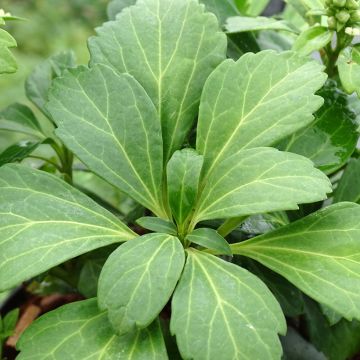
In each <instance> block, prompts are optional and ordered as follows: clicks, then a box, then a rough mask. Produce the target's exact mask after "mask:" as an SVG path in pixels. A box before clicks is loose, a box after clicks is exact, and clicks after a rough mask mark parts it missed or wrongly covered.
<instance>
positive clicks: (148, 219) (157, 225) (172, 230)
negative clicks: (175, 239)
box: [136, 216, 177, 236]
mask: <svg viewBox="0 0 360 360" xmlns="http://www.w3.org/2000/svg"><path fill="white" fill-rule="evenodd" d="M136 223H137V224H138V225H140V226H141V227H143V228H144V229H148V230H151V231H155V232H158V233H164V234H169V235H174V236H176V235H177V229H176V226H175V225H174V223H172V222H171V221H168V220H164V219H160V218H157V217H152V216H144V217H142V218H140V219H137V220H136Z"/></svg>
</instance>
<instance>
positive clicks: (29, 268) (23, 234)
mask: <svg viewBox="0 0 360 360" xmlns="http://www.w3.org/2000/svg"><path fill="white" fill-rule="evenodd" d="M0 214H1V216H0V291H3V290H6V289H10V288H11V287H13V286H16V285H18V284H19V283H21V282H22V281H24V280H27V279H30V278H31V277H32V276H35V275H38V274H41V273H42V272H44V271H46V270H48V269H50V268H52V267H54V266H56V265H58V264H60V263H62V262H64V261H66V260H68V259H71V258H74V257H76V256H78V255H81V254H84V253H86V252H89V251H91V250H93V249H96V248H100V247H103V246H106V245H109V244H112V243H119V242H122V241H126V240H129V239H132V238H133V237H135V236H136V234H134V233H133V232H132V231H131V230H130V229H128V228H127V227H126V226H125V225H124V224H123V223H122V222H121V221H120V220H118V219H117V218H116V217H115V216H114V215H112V214H111V213H109V212H108V211H106V210H104V209H103V208H101V207H100V206H99V205H97V204H96V203H95V202H94V201H92V200H90V199H89V198H88V197H87V196H85V195H83V194H82V193H81V192H80V191H78V190H76V189H74V188H73V187H71V186H70V185H68V184H66V183H65V182H63V181H62V180H60V179H59V178H57V177H55V176H54V175H50V174H47V173H45V172H41V171H38V170H33V169H30V168H26V167H25V166H20V165H5V166H3V167H1V168H0Z"/></svg>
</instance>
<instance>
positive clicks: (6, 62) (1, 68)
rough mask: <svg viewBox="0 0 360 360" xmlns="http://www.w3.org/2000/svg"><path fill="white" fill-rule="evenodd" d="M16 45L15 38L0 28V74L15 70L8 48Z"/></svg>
mask: <svg viewBox="0 0 360 360" xmlns="http://www.w3.org/2000/svg"><path fill="white" fill-rule="evenodd" d="M13 47H16V41H15V39H14V38H13V37H12V36H11V35H10V34H9V33H8V32H7V31H5V30H3V29H0V74H4V73H5V74H10V73H13V72H15V71H16V70H17V64H16V60H15V57H14V55H13V54H12V53H11V52H10V50H9V48H13Z"/></svg>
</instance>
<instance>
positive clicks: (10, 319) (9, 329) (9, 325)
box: [3, 309, 19, 336]
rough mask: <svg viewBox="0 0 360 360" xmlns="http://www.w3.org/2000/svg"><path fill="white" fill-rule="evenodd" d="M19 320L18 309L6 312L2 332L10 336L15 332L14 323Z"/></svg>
mask: <svg viewBox="0 0 360 360" xmlns="http://www.w3.org/2000/svg"><path fill="white" fill-rule="evenodd" d="M18 319H19V309H14V310H12V311H10V312H8V313H7V314H6V315H5V317H4V319H3V326H4V328H3V331H4V332H5V334H7V336H10V335H12V333H13V331H14V330H15V326H16V323H17V321H18Z"/></svg>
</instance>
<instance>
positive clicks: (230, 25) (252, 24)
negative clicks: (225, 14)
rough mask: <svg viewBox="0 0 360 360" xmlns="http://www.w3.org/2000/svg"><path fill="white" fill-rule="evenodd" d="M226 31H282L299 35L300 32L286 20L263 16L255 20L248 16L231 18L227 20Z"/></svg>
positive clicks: (231, 32)
mask: <svg viewBox="0 0 360 360" xmlns="http://www.w3.org/2000/svg"><path fill="white" fill-rule="evenodd" d="M225 30H226V32H227V33H230V34H233V33H240V32H245V31H259V30H282V31H290V32H293V33H298V30H297V29H296V28H295V27H294V26H292V25H291V24H290V23H288V22H287V21H285V20H276V19H273V18H268V17H263V16H258V17H255V18H253V17H247V16H234V17H230V18H228V19H227V20H226V24H225Z"/></svg>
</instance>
